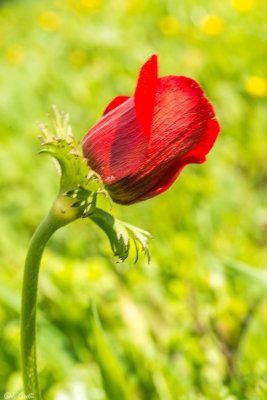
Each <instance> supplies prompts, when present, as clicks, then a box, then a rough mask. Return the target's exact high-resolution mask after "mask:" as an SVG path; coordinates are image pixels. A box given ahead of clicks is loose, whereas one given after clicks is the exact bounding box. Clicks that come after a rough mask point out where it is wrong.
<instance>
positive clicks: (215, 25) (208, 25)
mask: <svg viewBox="0 0 267 400" xmlns="http://www.w3.org/2000/svg"><path fill="white" fill-rule="evenodd" d="M223 28H224V24H223V21H222V19H221V18H220V17H217V16H216V15H207V16H205V17H204V18H202V19H201V21H200V29H201V30H202V32H203V33H205V34H206V35H210V36H216V35H219V34H220V33H222V31H223Z"/></svg>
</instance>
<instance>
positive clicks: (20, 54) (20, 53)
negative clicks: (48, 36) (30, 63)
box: [5, 44, 26, 66]
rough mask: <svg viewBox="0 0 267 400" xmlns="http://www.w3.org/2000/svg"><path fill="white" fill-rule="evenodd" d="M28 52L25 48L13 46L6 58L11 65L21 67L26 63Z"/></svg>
mask: <svg viewBox="0 0 267 400" xmlns="http://www.w3.org/2000/svg"><path fill="white" fill-rule="evenodd" d="M25 56H26V50H25V48H24V47H23V46H20V45H17V44H15V45H13V46H10V47H8V49H7V51H6V54H5V58H6V60H7V61H8V62H9V63H10V64H14V65H17V66H20V65H22V64H23V63H24V60H25Z"/></svg>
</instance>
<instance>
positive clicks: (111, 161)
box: [82, 97, 147, 184]
mask: <svg viewBox="0 0 267 400" xmlns="http://www.w3.org/2000/svg"><path fill="white" fill-rule="evenodd" d="M82 147H83V152H84V156H85V157H86V158H87V160H88V164H89V166H90V167H91V168H92V169H93V170H95V171H96V172H97V173H98V174H99V175H100V176H101V178H102V179H103V181H104V183H107V184H111V183H114V182H116V181H117V180H119V179H122V178H124V177H125V176H127V175H129V174H131V173H132V172H133V171H135V170H136V169H137V168H138V167H139V166H140V165H141V164H142V163H143V162H144V160H145V157H146V152H147V140H146V137H145V135H144V132H143V131H142V129H141V128H140V125H139V123H138V121H137V118H136V113H135V108H134V99H133V97H130V98H129V99H128V100H126V101H124V102H123V103H122V104H121V105H119V106H118V107H116V108H115V109H113V111H111V112H109V113H108V114H106V115H105V116H103V117H102V118H101V119H100V121H98V122H97V124H96V125H95V126H94V127H93V128H92V129H91V130H90V131H89V132H88V133H87V135H86V136H85V137H84V139H83V141H82Z"/></svg>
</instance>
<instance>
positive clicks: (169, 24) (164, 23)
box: [158, 15, 179, 36]
mask: <svg viewBox="0 0 267 400" xmlns="http://www.w3.org/2000/svg"><path fill="white" fill-rule="evenodd" d="M158 25H159V30H160V31H161V33H162V34H163V35H165V36H174V35H176V34H177V33H178V32H179V24H178V22H177V19H176V18H175V17H173V16H172V15H166V16H165V17H163V18H161V19H160V20H159V24H158Z"/></svg>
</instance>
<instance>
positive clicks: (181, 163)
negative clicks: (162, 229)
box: [142, 119, 220, 200]
mask: <svg viewBox="0 0 267 400" xmlns="http://www.w3.org/2000/svg"><path fill="white" fill-rule="evenodd" d="M219 132H220V126H219V123H218V121H217V120H216V119H211V120H209V121H208V122H207V127H206V130H205V132H204V133H203V135H202V138H201V141H200V142H199V143H198V144H197V145H196V146H195V147H194V148H193V149H192V150H191V151H189V152H188V153H187V155H186V157H184V158H182V159H180V160H178V161H177V162H176V163H174V165H172V166H171V167H170V168H169V170H167V171H165V173H164V175H163V176H162V178H161V179H160V180H159V181H158V182H157V184H156V189H155V190H153V189H152V190H151V191H150V192H148V193H146V194H145V196H144V197H143V198H142V200H145V199H149V198H151V197H154V196H156V195H158V194H160V193H163V192H165V191H166V190H167V189H168V188H169V187H170V186H171V185H172V184H173V182H174V181H175V180H176V178H177V177H178V176H179V175H180V172H181V171H182V169H183V168H184V167H185V166H186V165H188V164H201V163H203V162H205V161H206V155H207V154H208V153H209V152H210V150H211V149H212V147H213V145H214V142H215V140H216V139H217V137H218V134H219Z"/></svg>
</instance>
